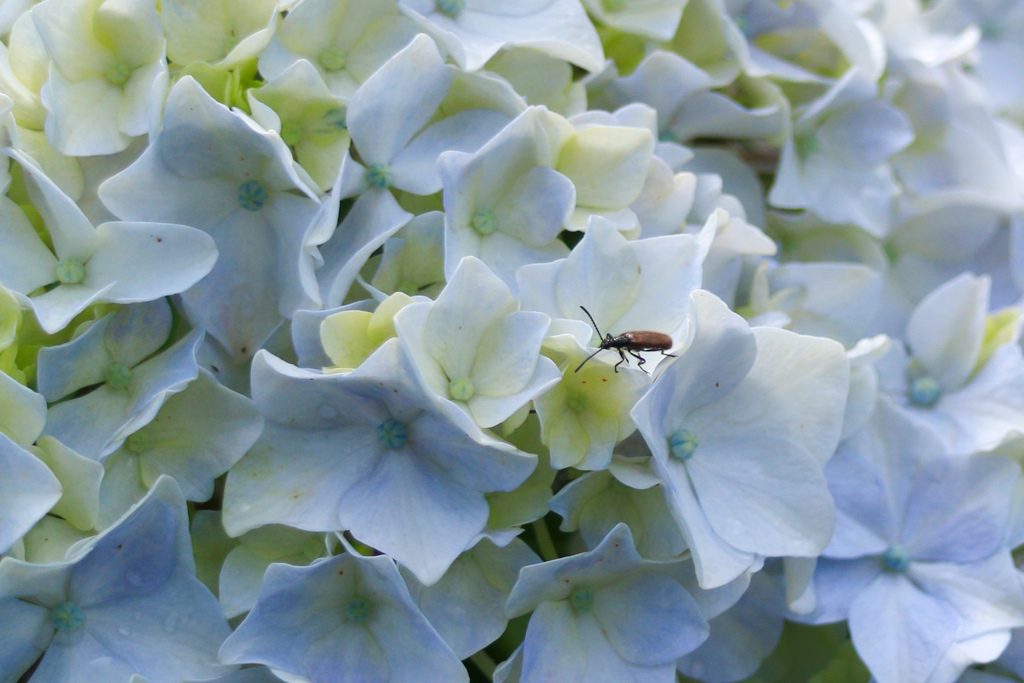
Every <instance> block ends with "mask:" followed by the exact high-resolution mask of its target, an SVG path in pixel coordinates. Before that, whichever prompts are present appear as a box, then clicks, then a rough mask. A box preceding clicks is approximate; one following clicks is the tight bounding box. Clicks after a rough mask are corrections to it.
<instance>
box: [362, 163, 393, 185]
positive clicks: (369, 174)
mask: <svg viewBox="0 0 1024 683" xmlns="http://www.w3.org/2000/svg"><path fill="white" fill-rule="evenodd" d="M366 182H367V183H369V184H370V187H372V188H374V189H375V190H386V189H388V188H389V187H391V183H393V182H395V176H394V175H393V174H392V173H391V167H389V166H388V165H387V164H370V167H369V168H368V169H366Z"/></svg>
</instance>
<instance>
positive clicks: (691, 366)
mask: <svg viewBox="0 0 1024 683" xmlns="http://www.w3.org/2000/svg"><path fill="white" fill-rule="evenodd" d="M690 299H691V301H693V302H694V304H695V313H696V315H695V322H694V328H695V331H694V335H693V340H692V341H691V342H690V345H689V346H688V347H687V348H686V351H685V352H684V353H682V354H681V356H680V359H679V360H678V361H677V362H675V363H672V364H671V365H669V366H668V369H667V370H665V371H664V372H663V373H661V375H659V376H658V379H657V381H656V382H655V383H654V387H653V388H652V389H651V390H650V391H649V392H648V393H647V394H646V395H645V396H644V397H643V398H641V399H640V400H639V401H638V402H637V404H636V406H635V407H634V408H633V410H632V412H631V413H630V415H631V416H632V418H633V420H634V421H636V423H637V426H638V427H639V428H640V431H641V433H643V435H644V438H645V439H646V440H647V443H648V445H650V446H651V449H652V450H654V451H655V452H657V450H656V449H655V446H654V445H653V444H654V443H655V442H656V441H657V442H659V444H660V442H664V441H666V440H667V439H668V436H669V435H670V434H671V433H673V432H674V431H675V430H676V429H679V428H680V427H682V426H683V424H684V422H685V419H686V417H687V415H688V414H689V413H691V412H693V411H694V410H696V409H697V408H699V407H701V406H703V405H707V404H710V403H713V402H714V401H716V400H717V399H719V398H721V397H723V396H726V395H727V394H729V392H731V391H732V390H733V389H735V388H736V386H737V385H739V383H740V382H741V381H742V380H743V378H744V377H746V376H747V374H748V373H749V372H750V369H751V368H752V367H753V365H754V362H755V358H756V353H757V348H756V347H757V342H756V341H755V337H754V334H753V332H752V331H751V329H750V326H749V325H747V323H746V321H744V320H743V318H741V317H740V316H738V315H736V314H735V313H733V312H732V311H731V310H729V308H728V306H726V305H725V303H723V302H722V300H721V299H719V298H718V297H716V296H715V295H713V294H710V293H708V292H704V291H703V290H698V291H695V292H693V293H692V294H691V295H690ZM641 424H643V425H644V426H641ZM660 447H661V446H660V445H659V448H660Z"/></svg>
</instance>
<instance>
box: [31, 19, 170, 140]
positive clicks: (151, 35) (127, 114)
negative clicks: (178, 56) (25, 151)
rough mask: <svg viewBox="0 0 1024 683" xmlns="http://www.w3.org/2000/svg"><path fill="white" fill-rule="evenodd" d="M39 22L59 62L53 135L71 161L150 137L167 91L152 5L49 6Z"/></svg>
mask: <svg viewBox="0 0 1024 683" xmlns="http://www.w3.org/2000/svg"><path fill="white" fill-rule="evenodd" d="M32 18H33V19H34V20H35V24H36V28H37V29H38V31H39V35H40V37H41V38H42V41H43V43H44V44H45V46H46V51H47V52H48V53H49V55H50V59H52V60H53V61H52V63H51V65H50V76H49V80H47V82H46V85H44V86H43V89H42V102H43V105H44V106H45V107H46V110H47V112H48V116H47V119H46V133H47V135H48V136H49V138H50V141H51V142H52V143H53V146H54V148H56V149H58V150H59V151H60V152H62V153H63V154H68V155H72V156H91V155H96V154H112V153H114V152H120V151H121V150H123V149H125V148H126V147H128V145H129V144H130V143H131V140H132V138H133V137H136V136H139V135H144V134H145V133H147V132H149V129H150V119H151V116H152V115H151V110H152V109H153V108H154V107H156V106H159V105H158V103H159V101H160V100H161V99H162V98H163V94H164V91H165V89H166V88H167V78H168V73H167V63H166V61H165V60H164V47H165V41H164V37H163V33H162V31H161V26H160V17H159V15H157V12H156V7H154V6H153V5H152V3H148V2H146V1H145V0H127V1H123V2H119V1H117V0H103V1H101V2H95V1H93V0H45V2H41V3H40V4H38V5H36V6H35V7H34V8H33V9H32Z"/></svg>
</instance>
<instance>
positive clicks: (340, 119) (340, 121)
mask: <svg viewBox="0 0 1024 683" xmlns="http://www.w3.org/2000/svg"><path fill="white" fill-rule="evenodd" d="M323 122H324V125H325V126H326V127H328V128H330V129H332V130H345V129H346V128H348V124H347V123H346V121H345V110H344V109H341V108H335V109H328V110H327V111H326V112H324V116H323Z"/></svg>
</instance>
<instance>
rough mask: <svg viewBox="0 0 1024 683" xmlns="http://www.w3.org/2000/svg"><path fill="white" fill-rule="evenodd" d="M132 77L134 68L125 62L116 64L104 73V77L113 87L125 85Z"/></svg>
mask: <svg viewBox="0 0 1024 683" xmlns="http://www.w3.org/2000/svg"><path fill="white" fill-rule="evenodd" d="M131 75H132V68H131V67H130V66H128V65H127V64H125V63H124V62H115V63H114V64H111V65H110V66H108V67H107V70H106V71H104V72H103V77H104V78H106V79H107V80H108V81H110V83H111V84H113V85H124V84H125V82H126V81H127V80H128V79H129V78H130V77H131Z"/></svg>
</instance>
